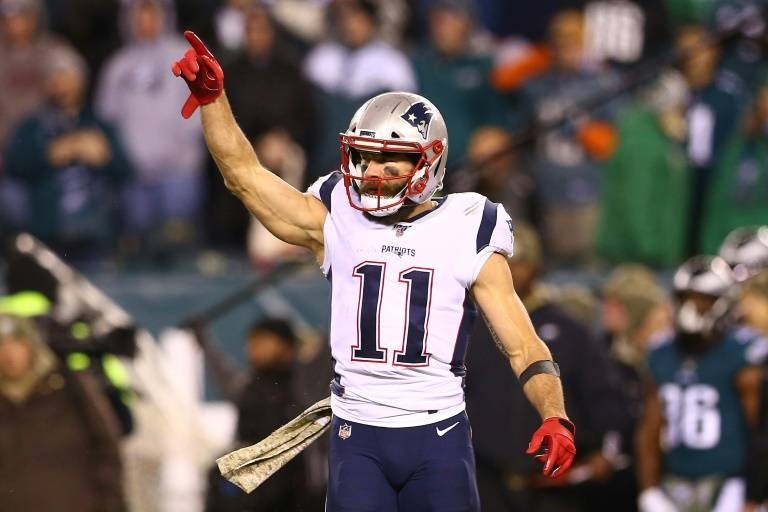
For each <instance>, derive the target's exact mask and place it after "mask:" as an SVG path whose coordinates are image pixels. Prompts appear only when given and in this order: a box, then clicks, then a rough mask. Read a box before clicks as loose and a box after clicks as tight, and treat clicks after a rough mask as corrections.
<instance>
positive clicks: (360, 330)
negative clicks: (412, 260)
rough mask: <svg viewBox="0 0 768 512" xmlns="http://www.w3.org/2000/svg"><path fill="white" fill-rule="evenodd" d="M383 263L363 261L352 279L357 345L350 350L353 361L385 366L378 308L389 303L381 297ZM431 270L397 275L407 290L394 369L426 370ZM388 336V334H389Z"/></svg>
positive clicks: (408, 270) (385, 354)
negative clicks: (356, 289) (356, 294)
mask: <svg viewBox="0 0 768 512" xmlns="http://www.w3.org/2000/svg"><path fill="white" fill-rule="evenodd" d="M386 267H387V264H386V263H385V262H372V261H365V262H363V263H360V264H359V265H357V266H356V267H355V268H354V270H353V275H354V276H355V277H357V278H358V279H360V295H359V299H358V304H357V344H356V345H355V346H353V347H352V360H353V361H365V362H372V363H386V362H387V361H388V354H387V352H388V351H387V349H386V348H382V347H381V331H382V329H381V304H382V301H384V300H393V299H392V298H391V297H390V298H389V299H388V298H387V297H386V294H385V293H384V286H383V284H384V273H385V271H386ZM433 273H434V270H433V269H431V268H423V267H411V268H408V269H406V270H403V271H402V272H400V274H399V276H398V277H399V279H398V281H399V282H400V283H402V285H403V286H406V287H407V292H406V300H405V304H404V305H403V307H405V325H404V326H403V342H402V347H403V348H401V349H400V350H396V351H395V355H394V361H393V362H392V364H394V365H395V366H427V365H429V356H430V354H429V353H427V352H426V348H427V335H428V328H427V326H428V324H429V307H430V304H431V302H432V281H433ZM390 332H391V331H390Z"/></svg>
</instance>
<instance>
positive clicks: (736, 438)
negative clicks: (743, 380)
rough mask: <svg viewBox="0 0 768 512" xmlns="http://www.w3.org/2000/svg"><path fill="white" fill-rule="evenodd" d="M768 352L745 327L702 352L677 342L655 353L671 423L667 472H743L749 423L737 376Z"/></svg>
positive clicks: (665, 441)
mask: <svg viewBox="0 0 768 512" xmlns="http://www.w3.org/2000/svg"><path fill="white" fill-rule="evenodd" d="M766 351H768V341H766V340H765V339H764V338H761V337H760V336H759V335H758V334H757V333H755V332H754V331H752V330H749V329H746V328H740V329H735V330H732V331H730V332H729V333H728V334H727V335H725V336H724V337H723V338H722V339H721V340H720V341H719V342H717V343H716V344H715V345H713V346H712V347H710V348H709V349H708V350H706V351H705V352H703V353H701V354H698V355H688V354H684V353H682V352H681V351H680V350H679V348H678V346H677V345H676V344H675V343H674V342H673V341H672V340H669V341H667V342H665V343H663V344H661V345H659V346H658V347H656V348H655V349H654V350H653V351H652V352H651V353H650V355H649V357H648V366H649V369H650V371H651V374H652V376H653V378H654V380H655V382H656V385H657V389H658V393H659V397H660V398H661V401H662V404H663V407H664V418H665V422H666V425H665V429H664V432H663V435H662V446H663V449H664V452H665V453H664V472H665V473H670V474H674V475H679V476H683V477H688V478H696V477H701V476H705V475H715V474H719V475H737V474H739V473H741V472H742V471H743V469H744V462H745V438H746V425H745V421H744V415H743V411H742V407H741V402H740V400H739V396H738V392H737V389H736V384H735V380H736V375H737V374H738V373H739V371H740V370H742V369H743V368H744V367H745V366H748V365H750V364H757V363H759V362H760V360H761V359H763V358H764V357H765V354H766Z"/></svg>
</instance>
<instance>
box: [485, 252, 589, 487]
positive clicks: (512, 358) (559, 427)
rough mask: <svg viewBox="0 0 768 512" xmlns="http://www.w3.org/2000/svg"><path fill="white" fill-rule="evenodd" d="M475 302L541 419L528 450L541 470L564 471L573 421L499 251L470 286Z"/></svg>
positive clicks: (571, 450)
mask: <svg viewBox="0 0 768 512" xmlns="http://www.w3.org/2000/svg"><path fill="white" fill-rule="evenodd" d="M472 294H473V296H474V299H475V302H476V303H477V305H478V306H479V307H480V310H481V312H482V314H483V317H484V318H485V321H486V323H487V324H488V330H489V331H490V333H491V335H492V336H493V339H494V340H495V341H496V344H497V345H498V347H499V350H501V352H502V353H503V354H504V355H505V356H506V357H507V358H508V359H509V364H510V365H511V366H512V370H514V372H515V374H516V375H517V376H518V377H520V378H521V382H522V384H523V391H525V394H526V396H527V397H528V400H529V401H530V402H531V404H532V405H533V406H534V407H535V408H536V410H537V411H538V412H539V414H540V415H541V418H542V420H544V423H543V424H542V426H541V427H540V428H539V430H537V431H536V432H535V433H534V435H533V438H532V440H531V443H530V445H529V447H528V453H531V454H536V458H537V459H538V460H540V461H542V462H544V463H545V464H544V474H545V475H550V476H560V475H562V474H564V473H565V472H566V471H567V470H568V468H569V467H570V465H571V463H572V462H573V458H574V456H575V454H576V449H575V446H574V442H573V434H574V431H573V430H574V429H573V424H572V423H571V422H570V421H568V419H567V418H568V416H567V415H566V413H565V403H564V400H563V389H562V386H561V384H560V378H559V374H558V373H557V372H556V367H555V366H554V365H553V364H552V362H551V360H552V355H551V354H550V352H549V349H548V348H547V346H546V345H545V344H544V342H543V341H541V339H539V337H538V336H537V335H536V331H535V330H534V328H533V324H532V323H531V320H530V318H529V316H528V312H527V311H526V310H525V307H524V306H523V303H522V301H521V300H520V298H519V297H518V296H517V293H515V289H514V286H513V284H512V275H511V273H510V271H509V266H508V265H507V262H506V260H505V258H504V256H502V255H501V254H497V253H495V254H492V255H491V256H490V257H489V258H488V260H487V261H486V263H485V265H484V266H483V268H482V269H481V270H480V273H479V274H478V277H477V280H476V281H475V284H474V285H473V286H472Z"/></svg>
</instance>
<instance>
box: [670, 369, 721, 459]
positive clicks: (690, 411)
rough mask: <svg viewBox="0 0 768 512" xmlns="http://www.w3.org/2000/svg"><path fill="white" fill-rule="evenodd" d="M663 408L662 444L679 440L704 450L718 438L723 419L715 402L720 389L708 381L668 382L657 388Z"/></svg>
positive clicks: (718, 399) (718, 439)
mask: <svg viewBox="0 0 768 512" xmlns="http://www.w3.org/2000/svg"><path fill="white" fill-rule="evenodd" d="M659 395H660V396H661V399H662V402H663V404H664V408H665V411H666V420H667V421H666V432H665V435H664V441H665V445H666V446H667V447H668V448H673V447H675V446H677V445H679V444H682V445H684V446H686V447H688V448H691V449H694V450H707V449H710V448H714V447H715V446H717V443H719V442H720V435H721V430H722V419H721V417H720V410H719V409H718V407H717V405H718V402H719V401H720V393H718V391H717V389H715V388H714V387H712V386H709V385H707V384H694V385H692V386H687V387H683V386H680V385H679V384H672V383H667V384H664V385H663V386H661V387H660V388H659Z"/></svg>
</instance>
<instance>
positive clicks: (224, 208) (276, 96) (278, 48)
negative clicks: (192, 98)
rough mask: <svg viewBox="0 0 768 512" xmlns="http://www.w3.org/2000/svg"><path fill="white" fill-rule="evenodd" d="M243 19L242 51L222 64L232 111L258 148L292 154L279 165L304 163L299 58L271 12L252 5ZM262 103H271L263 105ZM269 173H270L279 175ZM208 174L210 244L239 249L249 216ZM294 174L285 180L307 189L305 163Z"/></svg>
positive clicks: (307, 131)
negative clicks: (267, 145)
mask: <svg viewBox="0 0 768 512" xmlns="http://www.w3.org/2000/svg"><path fill="white" fill-rule="evenodd" d="M243 16H244V20H243V21H244V23H245V25H244V27H245V33H244V43H243V44H244V47H243V49H242V50H241V51H240V52H238V53H236V54H235V57H234V59H233V60H231V61H230V62H229V63H228V64H224V73H225V74H226V76H227V77H229V78H228V80H227V95H228V97H229V101H230V104H231V105H232V110H233V112H234V113H235V115H236V116H237V118H238V120H239V123H240V126H241V128H242V130H243V132H244V133H245V136H246V137H248V139H249V140H250V141H251V142H253V143H256V142H257V140H258V139H260V138H263V139H264V140H265V141H270V142H273V143H275V142H278V143H282V142H284V144H281V148H282V149H283V150H285V151H289V150H290V151H291V154H285V155H283V156H281V157H280V160H283V161H288V160H290V161H293V162H295V161H297V160H305V159H306V153H307V152H308V151H309V150H310V145H311V142H312V139H313V137H314V127H315V122H316V119H315V115H314V113H315V105H314V99H313V96H312V89H311V86H310V85H309V83H308V82H307V80H306V79H305V78H304V77H303V76H302V73H301V68H300V64H299V62H298V57H297V56H296V55H294V52H293V51H292V49H291V47H290V45H289V44H288V42H287V41H286V39H285V38H284V37H283V31H282V30H281V29H280V27H279V26H277V25H276V23H275V21H274V20H273V19H272V16H271V15H270V14H269V11H268V10H267V9H266V8H265V7H263V6H259V5H254V6H252V7H249V8H245V7H244V11H243ZM264 98H269V101H267V102H265V101H264ZM296 146H298V147H296ZM273 154H274V153H273ZM212 163H213V162H211V164H212ZM282 163H284V162H281V163H280V164H279V165H280V166H281V167H282ZM268 168H269V169H270V170H272V171H273V172H274V171H277V170H278V169H275V168H273V167H268ZM208 171H209V172H208V176H207V190H208V200H207V202H206V205H207V206H206V215H205V221H206V224H207V226H208V227H207V232H208V240H209V241H211V242H213V243H215V244H217V245H223V246H236V247H237V248H238V249H242V247H243V242H244V240H245V238H246V230H247V228H248V222H249V221H248V219H249V215H248V212H247V211H246V210H245V209H244V208H243V206H242V204H240V201H238V200H237V198H235V197H234V196H233V195H232V193H231V192H230V191H229V190H227V189H226V187H225V186H224V184H223V183H222V181H221V179H220V178H219V173H218V171H217V170H216V169H215V167H214V166H213V165H210V166H209V168H208ZM298 172H300V174H301V175H300V176H298V179H297V180H289V181H290V182H291V184H292V185H294V186H295V187H297V188H300V189H301V188H303V187H304V185H305V184H304V163H303V162H302V163H301V165H300V169H298Z"/></svg>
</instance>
